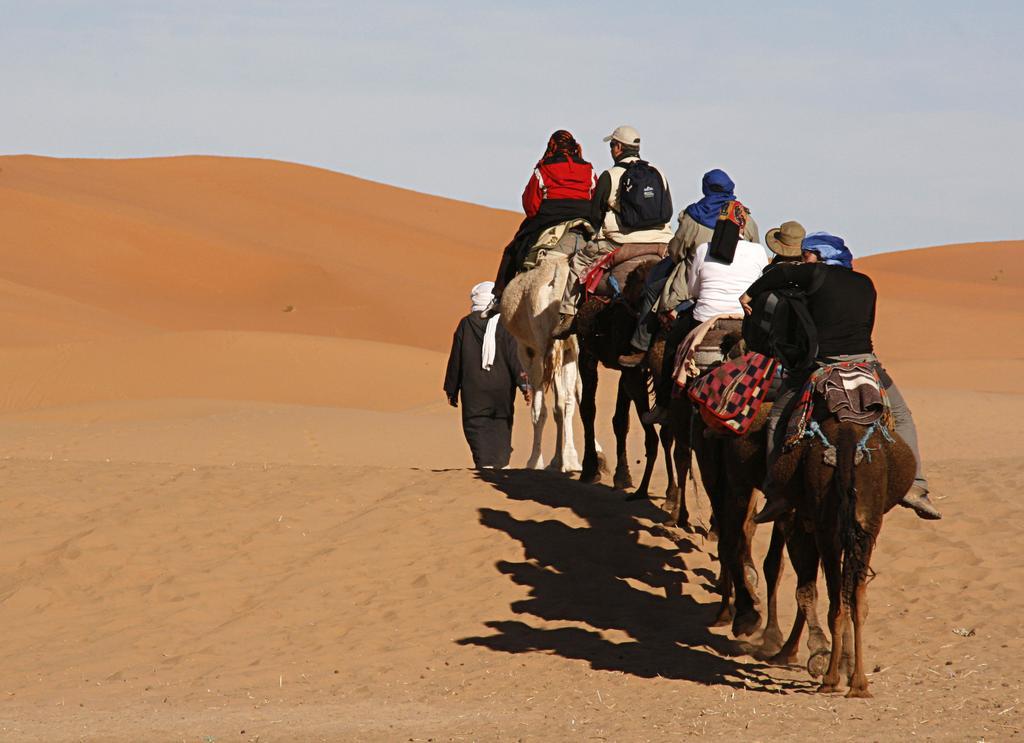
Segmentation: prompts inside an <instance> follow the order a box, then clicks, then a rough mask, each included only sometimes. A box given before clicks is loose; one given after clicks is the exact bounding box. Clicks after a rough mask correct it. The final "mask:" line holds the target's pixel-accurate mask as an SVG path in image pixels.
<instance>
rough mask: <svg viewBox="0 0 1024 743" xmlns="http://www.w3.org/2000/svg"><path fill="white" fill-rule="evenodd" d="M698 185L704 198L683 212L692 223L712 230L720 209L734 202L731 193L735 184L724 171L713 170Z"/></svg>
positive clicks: (733, 196) (734, 197) (734, 198)
mask: <svg viewBox="0 0 1024 743" xmlns="http://www.w3.org/2000/svg"><path fill="white" fill-rule="evenodd" d="M700 185H701V190H702V191H704V198H703V199H701V200H700V201H695V202H693V203H692V204H690V205H689V206H688V207H686V209H684V210H683V211H684V212H686V213H687V214H689V215H690V216H691V217H692V218H693V221H695V222H697V223H698V224H702V225H704V226H705V227H708V228H710V229H712V230H713V229H715V222H717V221H718V213H719V212H720V211H722V207H723V206H725V205H726V204H727V203H729V202H730V201H735V200H736V194H734V193H733V189H735V188H736V184H735V183H733V182H732V178H730V177H729V176H728V174H727V173H726V172H725V171H724V170H718V168H715V169H714V170H709V171H708V172H707V173H705V174H704V180H703V181H701V184H700Z"/></svg>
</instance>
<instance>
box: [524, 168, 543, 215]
mask: <svg viewBox="0 0 1024 743" xmlns="http://www.w3.org/2000/svg"><path fill="white" fill-rule="evenodd" d="M543 200H544V194H543V193H542V192H541V187H540V180H539V179H538V178H537V171H536V170H534V171H533V175H531V176H530V180H529V182H528V183H527V184H526V188H524V189H523V211H524V212H526V216H528V217H532V216H535V215H536V214H537V211H538V210H539V209H540V202H541V201H543Z"/></svg>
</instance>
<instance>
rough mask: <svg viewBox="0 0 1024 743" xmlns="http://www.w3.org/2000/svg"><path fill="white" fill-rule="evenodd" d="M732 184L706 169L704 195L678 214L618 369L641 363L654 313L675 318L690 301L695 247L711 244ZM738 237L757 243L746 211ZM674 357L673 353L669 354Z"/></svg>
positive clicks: (730, 198) (655, 323) (650, 337)
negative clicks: (740, 233) (690, 279)
mask: <svg viewBox="0 0 1024 743" xmlns="http://www.w3.org/2000/svg"><path fill="white" fill-rule="evenodd" d="M735 190H736V185H735V184H734V183H733V181H732V179H731V178H730V177H729V175H728V173H726V172H725V171H724V170H719V169H717V168H716V169H714V170H709V171H708V172H707V173H705V174H704V177H703V179H702V180H701V191H702V192H703V194H704V196H703V197H702V198H701V199H699V200H698V201H695V202H693V203H692V204H690V205H688V206H687V207H686V208H685V209H683V211H681V212H680V213H679V227H678V229H677V230H676V233H675V235H674V236H673V237H672V239H671V240H670V241H669V244H668V255H667V256H666V257H665V259H664V260H663V261H662V262H661V263H660V264H659V265H658V266H657V267H656V268H655V269H654V270H652V271H651V273H650V274H649V276H648V282H647V287H646V289H645V292H644V298H643V302H642V303H641V304H640V311H639V313H638V316H637V325H636V331H635V332H634V333H633V338H632V339H631V340H630V346H631V352H630V353H629V354H625V355H623V356H621V357H620V358H619V364H620V365H621V366H637V365H639V364H640V363H642V362H643V360H644V357H645V356H646V355H647V350H648V349H649V348H650V347H651V341H652V340H653V338H654V333H655V332H656V331H657V327H658V324H659V322H658V318H657V315H656V312H657V310H658V309H659V308H660V310H661V313H663V314H664V315H666V317H668V318H669V319H674V318H675V312H676V310H677V308H679V305H680V304H682V303H684V302H686V301H687V300H689V299H691V296H690V291H689V287H688V284H687V277H688V274H689V271H690V266H691V265H692V264H693V256H694V253H695V252H696V250H697V247H698V246H699V245H703V244H704V243H709V242H711V236H712V233H713V232H714V229H715V224H716V223H717V222H718V216H719V213H720V212H721V210H722V207H723V206H725V205H726V204H728V203H729V202H730V201H735V200H736V193H735ZM741 236H742V238H743V239H744V240H746V241H748V242H754V243H756V242H757V241H758V234H757V223H756V222H755V221H754V218H753V217H751V216H750V213H749V211H748V213H747V220H746V224H745V225H744V227H743V233H742V235H741ZM673 356H674V353H673Z"/></svg>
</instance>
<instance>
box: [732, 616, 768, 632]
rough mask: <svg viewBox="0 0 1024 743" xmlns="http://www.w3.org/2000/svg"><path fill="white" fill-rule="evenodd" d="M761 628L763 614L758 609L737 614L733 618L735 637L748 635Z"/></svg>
mask: <svg viewBox="0 0 1024 743" xmlns="http://www.w3.org/2000/svg"><path fill="white" fill-rule="evenodd" d="M759 629H761V615H760V614H759V613H757V612H756V611H746V612H743V613H741V614H737V615H736V618H735V619H733V620H732V634H733V636H734V637H746V636H747V635H752V634H754V633H755V632H757V631H758V630H759Z"/></svg>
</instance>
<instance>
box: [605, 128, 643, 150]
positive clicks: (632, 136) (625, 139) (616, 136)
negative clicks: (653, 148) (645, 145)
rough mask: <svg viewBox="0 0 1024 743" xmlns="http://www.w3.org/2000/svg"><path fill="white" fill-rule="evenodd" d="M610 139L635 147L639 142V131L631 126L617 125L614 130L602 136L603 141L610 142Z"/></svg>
mask: <svg viewBox="0 0 1024 743" xmlns="http://www.w3.org/2000/svg"><path fill="white" fill-rule="evenodd" d="M612 140H615V141H616V142H620V143H622V144H627V145H630V146H631V147H637V146H639V144H640V132H638V131H637V130H636V129H634V128H633V127H631V126H627V125H623V126H617V127H615V131H614V132H612V133H611V134H609V135H608V136H607V137H605V138H604V141H605V142H611V141H612Z"/></svg>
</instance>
